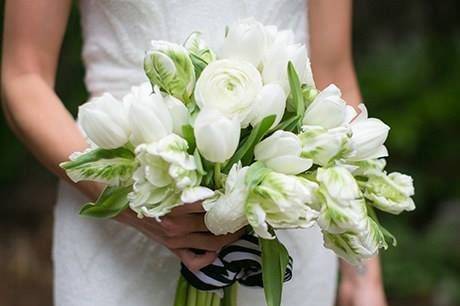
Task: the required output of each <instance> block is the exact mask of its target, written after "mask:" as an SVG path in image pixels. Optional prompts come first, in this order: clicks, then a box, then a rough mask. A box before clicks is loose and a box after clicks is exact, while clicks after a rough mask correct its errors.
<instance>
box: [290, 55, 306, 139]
mask: <svg viewBox="0 0 460 306" xmlns="http://www.w3.org/2000/svg"><path fill="white" fill-rule="evenodd" d="M287 69H288V78H289V86H290V88H291V96H292V102H293V105H294V107H295V110H294V112H295V113H296V114H297V116H299V120H298V123H297V128H298V130H300V126H301V123H302V118H303V115H304V113H305V103H304V101H303V95H302V87H301V84H300V81H299V76H298V74H297V71H296V70H295V68H294V64H293V63H292V62H291V61H289V63H288V68H287Z"/></svg>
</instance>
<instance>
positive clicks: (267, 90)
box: [242, 84, 287, 128]
mask: <svg viewBox="0 0 460 306" xmlns="http://www.w3.org/2000/svg"><path fill="white" fill-rule="evenodd" d="M286 98H287V96H286V93H285V92H284V90H283V88H282V87H281V86H280V85H278V84H267V85H265V86H264V87H263V88H262V90H261V91H260V92H259V94H258V95H257V97H256V99H255V101H254V103H253V105H252V108H251V112H250V113H249V115H248V116H247V117H246V118H245V119H244V120H243V123H242V126H243V127H245V126H247V124H248V123H250V124H251V125H252V126H256V125H257V124H258V123H259V122H260V121H262V120H263V119H264V118H265V117H267V116H270V115H276V118H275V121H274V122H273V124H272V126H271V127H272V128H273V127H275V126H276V125H277V124H278V123H280V121H281V119H282V118H283V114H284V110H285V108H286Z"/></svg>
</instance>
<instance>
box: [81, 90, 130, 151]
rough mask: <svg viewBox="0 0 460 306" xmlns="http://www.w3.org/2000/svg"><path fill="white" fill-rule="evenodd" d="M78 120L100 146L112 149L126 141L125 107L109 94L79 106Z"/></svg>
mask: <svg viewBox="0 0 460 306" xmlns="http://www.w3.org/2000/svg"><path fill="white" fill-rule="evenodd" d="M78 121H79V124H80V125H81V127H82V129H83V131H84V132H85V134H86V135H87V136H88V138H89V139H90V140H91V141H92V142H94V143H95V144H96V145H97V146H98V147H100V148H103V149H114V148H118V147H121V146H123V145H124V144H126V143H127V142H128V138H129V134H130V128H129V123H128V118H127V115H126V109H125V108H124V106H123V104H122V103H121V102H120V101H118V100H117V99H115V98H114V97H113V96H112V95H110V94H104V95H103V96H101V97H98V98H94V99H92V100H91V101H89V102H87V103H85V104H83V105H82V106H80V108H79V112H78Z"/></svg>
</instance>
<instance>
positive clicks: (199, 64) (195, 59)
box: [190, 53, 208, 80]
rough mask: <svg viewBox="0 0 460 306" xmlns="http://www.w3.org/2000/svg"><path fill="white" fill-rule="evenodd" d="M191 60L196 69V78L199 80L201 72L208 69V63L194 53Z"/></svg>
mask: <svg viewBox="0 0 460 306" xmlns="http://www.w3.org/2000/svg"><path fill="white" fill-rule="evenodd" d="M190 59H191V60H192V64H193V67H194V68H195V78H196V79H197V80H198V78H199V77H200V75H201V72H202V71H203V70H204V68H206V66H207V65H208V63H207V62H206V61H205V60H204V59H202V58H201V57H199V56H198V55H196V54H194V53H190Z"/></svg>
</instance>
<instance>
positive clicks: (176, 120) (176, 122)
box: [164, 95, 190, 136]
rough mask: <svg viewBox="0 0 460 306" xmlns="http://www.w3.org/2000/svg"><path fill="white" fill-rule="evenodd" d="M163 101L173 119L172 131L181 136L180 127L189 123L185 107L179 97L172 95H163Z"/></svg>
mask: <svg viewBox="0 0 460 306" xmlns="http://www.w3.org/2000/svg"><path fill="white" fill-rule="evenodd" d="M164 102H165V104H166V106H167V107H168V109H169V113H170V115H171V117H172V121H173V132H174V133H175V134H177V135H179V136H182V127H183V126H184V125H187V124H189V123H190V115H189V112H188V109H187V107H186V106H185V105H184V103H182V101H180V100H179V99H177V98H175V97H173V96H169V95H168V96H166V97H164Z"/></svg>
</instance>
